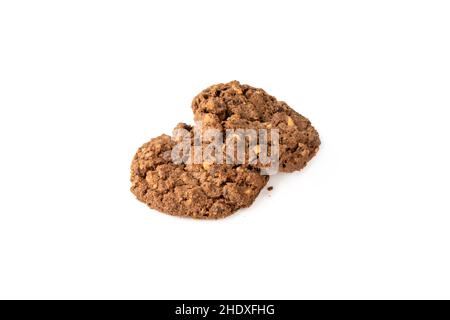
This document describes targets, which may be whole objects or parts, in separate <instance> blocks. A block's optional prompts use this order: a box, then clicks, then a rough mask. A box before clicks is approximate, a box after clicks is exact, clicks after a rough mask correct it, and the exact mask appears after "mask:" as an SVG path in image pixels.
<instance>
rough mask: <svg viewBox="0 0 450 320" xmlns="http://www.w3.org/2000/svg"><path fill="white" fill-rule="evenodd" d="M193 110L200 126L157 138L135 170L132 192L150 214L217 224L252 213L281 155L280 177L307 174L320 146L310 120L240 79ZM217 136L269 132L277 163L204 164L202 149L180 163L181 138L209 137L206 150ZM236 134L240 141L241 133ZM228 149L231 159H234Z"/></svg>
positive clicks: (207, 94) (254, 148)
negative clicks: (241, 211) (269, 169)
mask: <svg viewBox="0 0 450 320" xmlns="http://www.w3.org/2000/svg"><path fill="white" fill-rule="evenodd" d="M192 110H193V112H194V118H195V120H196V126H193V127H192V126H189V125H186V124H179V125H178V126H177V127H176V128H175V129H176V130H175V131H174V135H173V137H170V136H168V135H162V136H159V137H157V138H154V139H152V140H150V141H149V142H148V143H146V144H144V145H143V146H142V147H141V148H139V150H138V151H137V153H136V155H135V156H134V159H133V162H132V164H131V183H132V187H131V191H132V192H133V194H135V195H136V197H137V199H138V200H140V201H142V202H144V203H145V204H147V205H148V206H149V207H150V208H153V209H156V210H158V211H161V212H164V213H168V214H171V215H176V216H185V217H192V218H197V219H218V218H224V217H227V216H229V215H231V214H233V213H234V212H236V211H237V210H239V209H240V208H245V207H249V206H250V205H251V204H252V203H253V202H254V201H255V199H256V197H257V196H258V194H259V193H260V191H261V190H262V188H264V186H265V185H266V184H267V182H268V181H269V176H268V175H266V169H267V167H268V166H270V167H272V169H273V165H274V163H275V161H274V160H273V157H274V155H276V164H277V168H276V169H277V170H276V171H281V172H294V171H298V170H301V169H302V168H303V167H304V166H305V165H306V164H307V163H308V161H309V160H311V159H312V158H313V157H314V156H315V154H316V153H317V151H318V149H319V146H320V139H319V135H318V133H317V131H316V130H315V129H314V127H313V126H312V125H311V123H310V121H309V120H308V119H306V118H305V117H303V116H302V115H300V114H298V113H297V112H296V111H294V110H293V109H291V108H290V107H289V106H288V105H287V104H286V103H285V102H281V101H277V99H275V98H274V97H272V96H270V95H269V94H267V93H266V92H265V91H264V90H262V89H257V88H253V87H251V86H248V85H241V84H240V83H239V82H237V81H232V82H229V83H226V84H218V85H213V86H211V87H209V88H207V89H205V90H203V91H202V92H201V93H200V94H198V95H197V96H196V97H195V98H194V100H193V102H192ZM200 126H201V128H200ZM180 131H181V132H184V137H182V139H179V138H178V134H175V132H180ZM211 131H212V132H216V133H217V132H218V133H223V136H224V137H229V136H230V135H229V133H230V132H253V131H254V132H269V135H270V136H271V137H272V139H269V142H268V145H267V146H265V149H266V151H267V152H268V154H269V156H270V155H271V156H272V158H271V159H272V162H271V161H266V162H262V161H258V159H257V157H255V158H254V159H252V158H251V156H249V157H246V158H245V159H244V161H239V162H236V161H234V162H233V161H225V160H223V161H214V160H217V158H218V157H212V159H213V160H212V161H211V158H208V160H206V159H205V158H202V160H201V161H200V162H199V161H194V160H193V159H197V158H196V156H195V155H194V152H193V150H194V149H195V148H192V149H189V151H188V154H187V157H185V158H183V159H184V160H185V161H179V160H180V159H176V160H175V159H174V155H175V154H177V152H175V151H177V148H178V145H179V144H180V143H181V140H183V141H184V144H185V145H186V144H187V145H189V146H193V145H196V142H197V140H196V139H197V137H198V136H200V137H203V138H205V139H202V140H201V142H200V144H201V146H202V149H206V148H207V143H208V142H211V140H209V139H208V138H209V137H210V135H209V134H207V133H209V132H211ZM271 132H272V134H271ZM275 133H276V135H275ZM231 136H236V138H237V139H239V135H236V134H233V135H231ZM274 137H276V138H277V139H276V140H275V139H274ZM186 139H188V140H187V141H186ZM224 140H225V138H224ZM205 141H206V142H205ZM222 146H223V148H224V158H226V159H227V160H228V158H227V155H229V153H226V151H225V145H222ZM244 148H245V151H246V154H249V155H251V154H253V155H256V156H258V154H259V153H260V152H261V147H260V144H257V145H254V144H251V142H250V141H247V140H246V141H245V144H244ZM236 149H237V148H236ZM275 150H276V152H275ZM235 151H236V150H234V151H233V152H235ZM220 158H222V157H220ZM233 160H235V159H233Z"/></svg>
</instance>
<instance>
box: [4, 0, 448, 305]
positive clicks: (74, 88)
mask: <svg viewBox="0 0 450 320" xmlns="http://www.w3.org/2000/svg"><path fill="white" fill-rule="evenodd" d="M449 17H450V4H449V3H448V2H447V1H305V2H301V1H279V0H277V1H270V2H269V1H231V0H228V1H158V2H156V1H155V2H150V1H2V2H1V4H0V141H1V151H0V154H1V158H0V164H1V165H0V298H44V299H46V298H48V299H50V298H60V299H65V298H87V299H91V298H92V299H94V298H127V299H128V298H129V299H131V298H137V299H144V298H153V299H156V298H157V299H173V298H180V299H184V298H189V299H204V298H208V299H216V298H234V299H240V298H248V299H275V298H276V299H278V298H287V299H301V298H305V299H316V298H325V299H333V298H342V299H351V298H357V299H369V298H375V299H379V298H386V299H395V298H406V299H407V298H450V256H449V251H450V248H449V247H450V205H449V179H450V169H449V163H450V153H449V145H448V140H447V139H448V138H449V136H450V128H449V117H450V112H449V110H450V109H449V108H450V90H449V89H450V19H449ZM233 79H236V80H239V81H241V82H242V83H247V84H250V85H253V86H256V87H262V88H264V89H266V90H267V91H268V92H269V93H270V94H272V95H275V96H276V97H277V98H279V99H281V100H284V101H286V102H287V103H288V104H289V105H291V106H292V107H293V108H295V109H296V110H297V111H299V112H300V113H302V114H303V115H305V116H306V117H308V118H310V120H311V121H312V122H313V124H314V125H315V126H316V128H317V129H318V131H319V132H320V134H321V138H322V142H323V144H322V148H321V150H320V152H319V154H318V155H317V157H316V158H315V159H314V160H313V161H312V162H311V163H310V165H309V166H308V167H307V168H306V169H305V170H304V171H302V172H300V173H296V174H291V175H279V176H276V177H275V178H273V179H272V181H271V182H270V184H269V185H273V186H274V190H273V191H272V192H268V191H267V190H265V191H264V192H263V193H262V194H261V196H260V197H259V198H258V200H257V201H256V203H255V204H254V206H252V207H251V208H250V209H246V210H242V211H240V212H239V213H237V214H236V215H234V216H232V217H230V218H228V219H225V220H221V221H194V220H188V219H180V218H174V217H171V216H167V215H164V214H160V213H158V212H156V211H152V210H150V209H148V208H147V207H146V206H145V205H143V204H141V203H140V202H138V201H137V200H135V199H134V196H133V195H132V194H131V193H130V192H129V187H130V183H129V165H130V162H131V159H132V157H133V155H134V152H135V151H136V149H137V148H138V147H139V146H140V145H141V144H142V143H144V142H146V141H147V140H149V139H150V138H152V137H155V136H158V135H160V134H162V133H170V132H171V130H172V128H173V127H174V126H175V125H176V124H177V123H178V122H187V123H192V114H191V110H190V103H191V100H192V98H193V97H194V95H195V94H197V93H198V92H199V91H200V90H202V89H203V88H205V87H207V86H209V85H211V84H214V83H218V82H227V81H230V80H233Z"/></svg>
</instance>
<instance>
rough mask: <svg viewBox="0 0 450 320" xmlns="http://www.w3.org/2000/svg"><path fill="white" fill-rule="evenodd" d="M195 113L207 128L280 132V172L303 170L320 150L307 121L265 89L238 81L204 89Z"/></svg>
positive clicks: (197, 119) (195, 104) (195, 102)
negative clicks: (272, 130)
mask: <svg viewBox="0 0 450 320" xmlns="http://www.w3.org/2000/svg"><path fill="white" fill-rule="evenodd" d="M192 110H193V112H194V118H195V120H196V121H197V122H198V121H201V124H202V127H203V128H206V129H209V128H214V129H218V130H222V131H225V130H227V129H248V128H251V129H255V130H258V129H268V130H270V129H278V132H279V171H281V172H293V171H297V170H301V169H302V168H303V167H305V166H306V164H307V163H308V161H309V160H311V159H312V158H313V157H314V156H315V155H316V153H317V151H318V150H319V146H320V138H319V134H318V133H317V131H316V130H315V129H314V127H313V126H312V125H311V122H310V121H309V120H308V119H307V118H305V117H304V116H302V115H300V114H299V113H297V112H296V111H295V110H293V109H292V108H290V107H289V106H288V105H287V104H286V103H285V102H282V101H278V100H277V99H276V98H275V97H273V96H271V95H269V94H267V93H266V92H265V91H264V90H262V89H257V88H254V87H251V86H248V85H241V84H240V83H239V82H238V81H231V82H229V83H225V84H217V85H213V86H210V87H209V88H207V89H205V90H203V91H202V92H201V93H200V94H198V95H197V96H196V97H195V98H194V99H193V101H192ZM269 145H270V141H269ZM269 147H270V146H269ZM256 167H259V168H263V166H262V165H260V164H257V165H256Z"/></svg>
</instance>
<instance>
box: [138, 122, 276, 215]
mask: <svg viewBox="0 0 450 320" xmlns="http://www.w3.org/2000/svg"><path fill="white" fill-rule="evenodd" d="M177 128H183V129H186V130H188V131H191V130H192V127H190V126H188V125H185V124H180V125H178V126H177ZM176 143H177V142H176V141H174V140H173V139H172V137H170V136H168V135H161V136H159V137H157V138H154V139H152V140H150V141H149V142H147V143H145V144H144V145H143V146H142V147H140V148H139V150H138V151H137V153H136V155H135V156H134V159H133V161H132V164H131V183H132V187H131V192H132V193H133V194H134V195H135V196H136V197H137V198H138V200H140V201H142V202H144V203H145V204H147V205H148V206H149V207H150V208H153V209H156V210H158V211H161V212H164V213H168V214H171V215H175V216H185V217H192V218H197V219H218V218H224V217H227V216H229V215H231V214H233V213H234V212H236V211H237V210H238V209H240V208H245V207H249V206H250V205H251V204H252V203H253V202H254V201H255V199H256V197H257V196H258V194H259V192H260V191H261V189H262V188H264V186H265V185H266V183H267V182H268V180H269V177H267V176H262V175H260V173H259V170H258V169H256V168H251V167H240V166H234V165H226V164H208V163H203V164H193V163H188V164H186V163H174V162H173V161H172V157H171V154H172V150H173V149H174V148H175V145H176Z"/></svg>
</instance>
